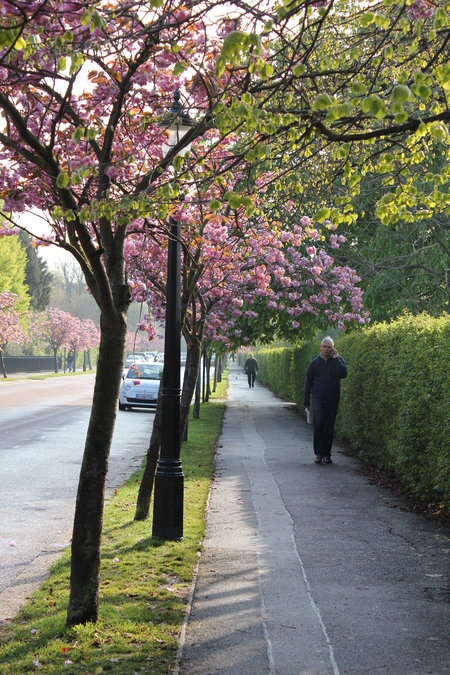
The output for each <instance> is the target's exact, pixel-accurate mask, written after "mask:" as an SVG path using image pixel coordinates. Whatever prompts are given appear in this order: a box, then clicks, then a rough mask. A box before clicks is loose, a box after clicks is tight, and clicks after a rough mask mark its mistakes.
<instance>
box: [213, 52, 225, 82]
mask: <svg viewBox="0 0 450 675" xmlns="http://www.w3.org/2000/svg"><path fill="white" fill-rule="evenodd" d="M226 65H227V62H226V59H225V58H224V57H223V56H222V55H220V56H218V57H217V59H216V68H215V72H216V77H221V76H222V75H223V74H224V72H225V67H226Z"/></svg>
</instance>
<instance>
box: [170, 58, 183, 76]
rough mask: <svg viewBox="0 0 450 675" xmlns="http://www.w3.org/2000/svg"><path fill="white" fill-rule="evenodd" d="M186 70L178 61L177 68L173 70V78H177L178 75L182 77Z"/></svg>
mask: <svg viewBox="0 0 450 675" xmlns="http://www.w3.org/2000/svg"><path fill="white" fill-rule="evenodd" d="M185 70H186V65H185V64H184V63H181V62H180V61H178V63H176V64H175V68H174V69H173V76H174V77H177V75H181V74H182V73H184V71H185Z"/></svg>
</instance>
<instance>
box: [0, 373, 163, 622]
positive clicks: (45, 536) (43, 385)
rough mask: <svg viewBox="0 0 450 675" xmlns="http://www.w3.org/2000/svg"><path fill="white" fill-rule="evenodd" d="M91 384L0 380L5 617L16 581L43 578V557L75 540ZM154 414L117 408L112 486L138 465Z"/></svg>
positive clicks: (0, 569)
mask: <svg viewBox="0 0 450 675" xmlns="http://www.w3.org/2000/svg"><path fill="white" fill-rule="evenodd" d="M93 386H94V375H90V374H86V375H79V376H76V377H65V378H57V379H47V380H33V381H32V380H14V381H11V382H5V383H3V382H2V383H1V385H0V495H1V498H0V593H1V594H2V595H1V596H0V598H3V601H4V602H3V605H2V603H1V602H0V620H1V619H3V618H6V616H8V615H10V614H11V612H10V611H9V610H10V607H9V605H11V603H12V600H11V598H12V593H13V592H14V587H16V592H17V589H18V587H19V586H20V583H19V580H20V579H24V578H27V574H28V575H31V576H30V577H29V578H27V580H30V579H31V580H33V581H36V582H38V581H39V580H42V579H41V573H42V571H43V569H44V568H45V567H46V566H48V565H47V562H48V560H45V558H46V557H47V558H48V559H49V560H50V558H52V555H53V554H57V553H58V552H59V551H61V549H63V548H65V547H66V546H67V545H68V543H69V541H70V537H71V533H72V523H73V515H74V509H75V497H76V491H77V485H78V477H79V472H80V466H81V460H82V455H83V449H84V441H85V436H86V431H87V426H88V421H89V414H90V409H91V402H92V392H93ZM153 417H154V413H153V412H152V411H149V410H133V411H127V412H119V413H118V415H117V422H116V427H115V431H114V438H113V444H112V448H111V455H110V463H109V472H108V487H114V486H116V485H119V484H121V483H122V482H123V481H124V480H125V479H126V478H127V477H128V475H130V474H131V473H132V472H133V471H134V470H135V469H136V468H138V466H140V464H141V461H142V458H143V456H144V455H145V453H146V449H147V446H148V440H149V436H150V433H151V428H152V424H153ZM53 557H54V556H53ZM38 561H40V563H42V564H41V565H40V566H39V565H37V563H38ZM37 567H39V573H38V574H36V569H37ZM11 587H13V590H12V591H11ZM8 588H9V589H10V591H9V593H7V592H5V589H8ZM29 590H30V591H31V590H32V587H31V585H30V586H29ZM4 592H5V593H4ZM5 603H6V604H5ZM12 604H14V603H12Z"/></svg>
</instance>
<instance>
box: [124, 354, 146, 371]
mask: <svg viewBox="0 0 450 675" xmlns="http://www.w3.org/2000/svg"><path fill="white" fill-rule="evenodd" d="M146 362H147V359H146V358H145V355H144V354H130V355H129V356H127V358H126V359H125V368H127V367H128V368H129V367H130V366H132V365H133V363H146Z"/></svg>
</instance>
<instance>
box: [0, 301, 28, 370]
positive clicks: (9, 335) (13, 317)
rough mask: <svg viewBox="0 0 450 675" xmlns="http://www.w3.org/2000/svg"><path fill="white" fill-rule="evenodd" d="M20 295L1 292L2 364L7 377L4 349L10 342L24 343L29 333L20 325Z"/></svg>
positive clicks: (0, 362)
mask: <svg viewBox="0 0 450 675" xmlns="http://www.w3.org/2000/svg"><path fill="white" fill-rule="evenodd" d="M17 304H18V297H17V295H16V294H15V293H7V292H6V291H3V292H0V366H1V369H2V373H3V377H5V378H6V377H7V375H6V369H5V364H4V361H3V350H4V348H5V346H6V345H7V344H8V343H13V344H23V343H24V342H26V341H27V340H28V335H27V333H26V332H25V331H24V329H23V328H22V326H21V325H20V314H19V312H18V311H17V309H16V308H17Z"/></svg>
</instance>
